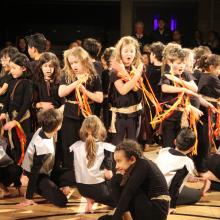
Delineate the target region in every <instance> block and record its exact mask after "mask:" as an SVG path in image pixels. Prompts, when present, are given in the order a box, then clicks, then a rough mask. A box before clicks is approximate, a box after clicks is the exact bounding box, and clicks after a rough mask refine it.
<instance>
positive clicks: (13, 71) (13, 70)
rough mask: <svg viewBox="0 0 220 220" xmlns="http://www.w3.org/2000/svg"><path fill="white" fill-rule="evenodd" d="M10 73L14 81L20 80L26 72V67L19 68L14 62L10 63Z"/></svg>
mask: <svg viewBox="0 0 220 220" xmlns="http://www.w3.org/2000/svg"><path fill="white" fill-rule="evenodd" d="M10 69H11V70H10V72H11V75H12V77H13V78H14V79H16V78H19V77H20V76H22V74H23V72H24V71H25V70H26V68H25V67H22V66H19V65H17V64H15V63H13V62H10Z"/></svg>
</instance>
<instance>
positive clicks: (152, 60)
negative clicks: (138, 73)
mask: <svg viewBox="0 0 220 220" xmlns="http://www.w3.org/2000/svg"><path fill="white" fill-rule="evenodd" d="M154 60H155V55H154V53H152V52H151V53H150V62H151V63H154Z"/></svg>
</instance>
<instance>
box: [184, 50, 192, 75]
mask: <svg viewBox="0 0 220 220" xmlns="http://www.w3.org/2000/svg"><path fill="white" fill-rule="evenodd" d="M193 65H194V56H193V54H189V57H188V59H187V60H186V66H185V70H186V71H187V72H190V73H192V72H193Z"/></svg>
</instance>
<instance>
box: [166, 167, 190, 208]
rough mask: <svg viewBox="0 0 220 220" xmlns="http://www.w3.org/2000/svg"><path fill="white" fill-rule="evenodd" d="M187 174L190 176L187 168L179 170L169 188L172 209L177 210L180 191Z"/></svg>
mask: <svg viewBox="0 0 220 220" xmlns="http://www.w3.org/2000/svg"><path fill="white" fill-rule="evenodd" d="M187 174H188V170H187V168H186V166H184V167H183V169H181V170H178V171H177V172H176V174H175V176H174V177H173V179H172V182H171V184H170V188H169V193H170V197H171V201H170V208H176V202H177V199H178V197H179V189H180V187H181V185H182V183H183V180H184V179H185V177H186V176H187Z"/></svg>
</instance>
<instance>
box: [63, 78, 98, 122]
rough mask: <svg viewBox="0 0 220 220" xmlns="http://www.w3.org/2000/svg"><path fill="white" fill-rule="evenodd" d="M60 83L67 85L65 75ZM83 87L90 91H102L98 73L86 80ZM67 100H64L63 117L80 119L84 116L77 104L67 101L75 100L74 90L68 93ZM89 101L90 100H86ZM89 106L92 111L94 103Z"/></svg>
mask: <svg viewBox="0 0 220 220" xmlns="http://www.w3.org/2000/svg"><path fill="white" fill-rule="evenodd" d="M60 85H69V84H68V83H67V81H66V79H65V76H64V77H63V78H62V79H61V83H60ZM84 86H85V88H86V89H87V90H88V91H90V92H102V84H101V79H100V77H99V76H98V75H96V76H94V77H93V78H92V79H91V80H88V81H87V82H86V84H84ZM66 99H67V102H65V108H64V117H68V118H73V119H82V118H84V117H83V115H82V113H81V111H80V109H79V106H78V105H77V104H72V103H69V102H68V100H70V101H77V100H76V96H75V90H74V91H72V92H71V93H70V94H69V95H67V96H66ZM88 101H89V102H90V101H91V100H88ZM90 108H91V110H92V112H93V110H94V103H91V104H90Z"/></svg>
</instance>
